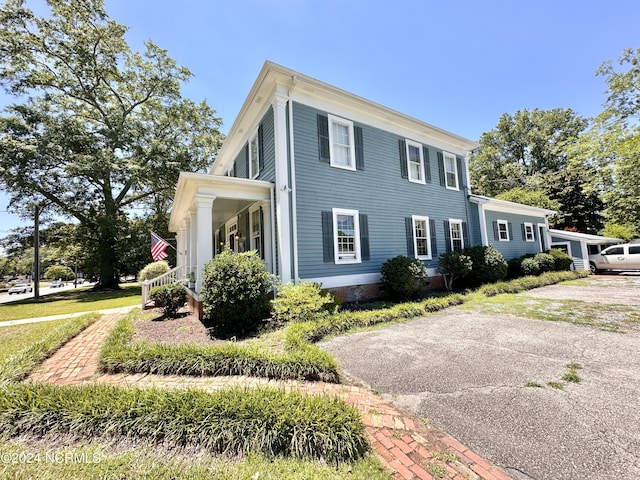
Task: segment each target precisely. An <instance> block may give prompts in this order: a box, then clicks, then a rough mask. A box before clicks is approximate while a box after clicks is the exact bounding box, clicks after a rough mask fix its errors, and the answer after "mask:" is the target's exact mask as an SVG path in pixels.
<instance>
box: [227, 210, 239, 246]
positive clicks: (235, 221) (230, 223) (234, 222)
mask: <svg viewBox="0 0 640 480" xmlns="http://www.w3.org/2000/svg"><path fill="white" fill-rule="evenodd" d="M231 227H235V228H234V229H233V232H234V239H233V249H231V245H229V234H231V233H232V230H231ZM237 232H238V216H237V215H236V216H233V217H231V218H230V219H229V220H227V223H225V224H224V237H225V238H224V244H225V245H226V246H227V247H229V248H230V249H231V251H232V252H236V253H238V244H239V242H240V239H238V240H236V239H235V237H237V236H238V235H237Z"/></svg>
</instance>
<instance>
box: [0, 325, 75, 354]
mask: <svg viewBox="0 0 640 480" xmlns="http://www.w3.org/2000/svg"><path fill="white" fill-rule="evenodd" d="M66 321H67V319H64V320H53V321H51V322H40V323H27V324H25V325H13V326H11V327H0V363H2V362H3V361H4V360H5V359H6V358H8V357H10V356H11V355H14V354H16V353H18V352H19V351H21V350H23V349H25V348H27V347H28V346H29V345H31V344H32V343H35V342H37V341H38V340H40V339H41V338H42V337H43V336H44V335H45V334H46V333H48V332H50V331H51V330H53V329H54V328H57V327H59V326H60V325H62V324H63V323H65V322H66Z"/></svg>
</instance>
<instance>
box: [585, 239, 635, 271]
mask: <svg viewBox="0 0 640 480" xmlns="http://www.w3.org/2000/svg"><path fill="white" fill-rule="evenodd" d="M589 263H590V267H591V272H592V273H597V272H599V271H601V270H615V271H618V272H624V271H627V270H640V243H625V244H622V245H613V246H611V247H607V248H605V249H604V250H603V251H601V252H600V254H599V255H589Z"/></svg>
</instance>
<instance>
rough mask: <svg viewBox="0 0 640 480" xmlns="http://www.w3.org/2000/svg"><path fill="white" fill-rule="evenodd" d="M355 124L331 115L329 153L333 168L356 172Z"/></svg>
mask: <svg viewBox="0 0 640 480" xmlns="http://www.w3.org/2000/svg"><path fill="white" fill-rule="evenodd" d="M353 138H354V135H353V122H350V121H349V120H343V119H341V118H337V117H334V116H332V115H329V152H330V158H331V166H332V167H338V168H344V169H346V170H355V169H356V165H355V144H354V141H353Z"/></svg>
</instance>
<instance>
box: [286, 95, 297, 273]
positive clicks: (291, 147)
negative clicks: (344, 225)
mask: <svg viewBox="0 0 640 480" xmlns="http://www.w3.org/2000/svg"><path fill="white" fill-rule="evenodd" d="M288 110H289V156H290V158H289V165H290V169H291V189H292V190H293V192H292V193H291V218H292V221H293V225H292V226H291V231H292V234H293V281H294V282H297V281H298V272H299V267H298V261H299V259H298V200H297V197H298V191H297V190H296V161H295V159H296V155H295V150H294V137H293V102H292V101H291V98H289V101H288Z"/></svg>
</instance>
